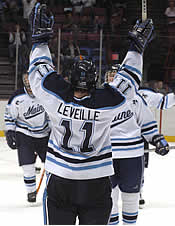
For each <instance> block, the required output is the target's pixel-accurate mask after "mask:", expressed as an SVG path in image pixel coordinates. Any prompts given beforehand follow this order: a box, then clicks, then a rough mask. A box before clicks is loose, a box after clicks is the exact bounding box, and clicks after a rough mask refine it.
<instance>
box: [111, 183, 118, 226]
mask: <svg viewBox="0 0 175 226" xmlns="http://www.w3.org/2000/svg"><path fill="white" fill-rule="evenodd" d="M111 197H112V203H113V205H112V212H111V216H110V221H109V224H110V225H117V224H118V223H119V210H118V199H119V187H118V186H116V187H115V188H114V189H112V193H111Z"/></svg>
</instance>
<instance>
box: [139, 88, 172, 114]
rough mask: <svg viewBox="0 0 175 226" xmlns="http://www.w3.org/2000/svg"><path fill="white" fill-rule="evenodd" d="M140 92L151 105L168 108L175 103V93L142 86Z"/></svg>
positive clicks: (163, 108)
mask: <svg viewBox="0 0 175 226" xmlns="http://www.w3.org/2000/svg"><path fill="white" fill-rule="evenodd" d="M138 93H139V94H140V95H141V96H142V97H143V98H144V100H145V101H146V103H147V104H148V106H149V107H152V108H157V109H162V110H166V109H169V108H171V107H173V106H174V105H175V94H174V93H173V92H172V93H168V94H166V95H164V94H162V93H158V92H156V91H154V90H153V89H150V88H142V87H140V88H139V90H138Z"/></svg>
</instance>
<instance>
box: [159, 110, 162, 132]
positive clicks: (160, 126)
mask: <svg viewBox="0 0 175 226" xmlns="http://www.w3.org/2000/svg"><path fill="white" fill-rule="evenodd" d="M162 113H163V110H162V109H160V119H159V133H161V132H162Z"/></svg>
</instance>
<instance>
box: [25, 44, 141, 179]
mask: <svg viewBox="0 0 175 226" xmlns="http://www.w3.org/2000/svg"><path fill="white" fill-rule="evenodd" d="M133 54H134V52H133ZM135 54H136V56H135V57H136V58H139V59H141V58H142V56H141V55H140V54H138V53H135ZM131 55H132V54H129V56H128V57H129V58H130V57H131ZM130 60H131V59H130ZM128 63H129V62H128ZM138 63H139V62H138ZM128 72H130V71H128V70H127V71H123V74H124V75H126V76H128V77H130V75H128ZM131 77H132V76H131ZM136 80H137V79H136ZM138 80H139V79H138ZM29 81H30V86H31V88H32V92H33V93H34V95H35V96H36V97H37V98H38V99H39V100H40V101H41V102H42V104H43V106H44V108H45V109H46V111H47V113H48V114H49V118H50V120H51V122H52V131H51V136H50V140H49V147H50V150H49V151H48V153H47V156H46V162H45V168H46V170H47V171H48V172H51V173H53V174H55V175H58V176H60V177H64V178H69V179H93V178H99V177H105V176H109V175H112V174H113V173H114V170H113V165H112V152H111V142H110V124H111V122H112V119H113V118H114V117H115V116H117V115H128V112H130V114H131V115H129V117H130V118H129V119H128V120H133V117H134V114H133V110H132V108H131V106H130V105H128V104H127V103H126V100H125V98H124V96H122V95H121V93H120V92H118V91H117V90H116V89H113V88H112V87H111V86H109V85H108V86H106V87H105V88H104V89H97V90H96V91H95V93H93V95H92V96H88V97H85V98H82V99H77V98H74V97H73V94H72V90H70V85H69V83H67V82H66V81H64V80H63V78H62V77H61V76H59V75H58V74H56V72H55V71H54V69H53V66H52V59H51V55H50V51H49V49H48V46H47V45H44V44H43V45H39V46H36V47H34V48H33V51H32V52H31V57H30V67H29ZM131 81H132V79H131V80H130V81H129V84H130V83H131ZM132 82H133V84H132V85H134V83H135V81H132ZM125 129H127V128H125Z"/></svg>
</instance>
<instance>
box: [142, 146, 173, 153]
mask: <svg viewBox="0 0 175 226" xmlns="http://www.w3.org/2000/svg"><path fill="white" fill-rule="evenodd" d="M169 149H170V150H172V149H175V146H169ZM155 150H156V149H155V148H150V149H146V150H145V151H148V152H154V151H155Z"/></svg>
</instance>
